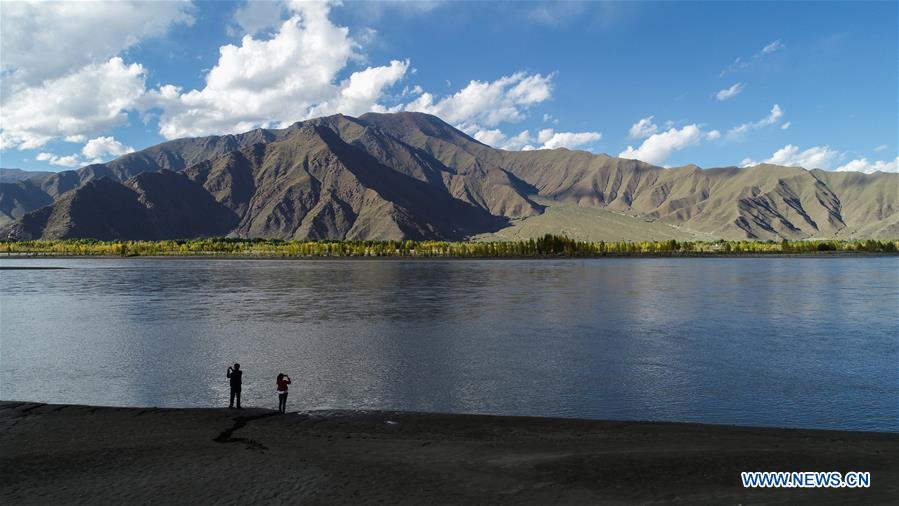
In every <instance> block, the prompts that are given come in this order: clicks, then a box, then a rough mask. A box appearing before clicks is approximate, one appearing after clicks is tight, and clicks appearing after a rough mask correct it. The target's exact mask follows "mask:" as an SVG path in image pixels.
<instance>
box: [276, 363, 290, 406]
mask: <svg viewBox="0 0 899 506" xmlns="http://www.w3.org/2000/svg"><path fill="white" fill-rule="evenodd" d="M275 383H277V384H278V412H279V413H282V414H283V413H285V412H286V411H287V385H289V384H290V376H288V375H286V374H284V373H281V374H279V375H278V379H276V380H275Z"/></svg>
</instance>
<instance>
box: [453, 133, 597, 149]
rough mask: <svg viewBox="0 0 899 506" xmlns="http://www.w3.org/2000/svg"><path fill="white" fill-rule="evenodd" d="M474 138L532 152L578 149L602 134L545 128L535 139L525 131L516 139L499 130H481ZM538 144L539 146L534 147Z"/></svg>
mask: <svg viewBox="0 0 899 506" xmlns="http://www.w3.org/2000/svg"><path fill="white" fill-rule="evenodd" d="M471 135H472V137H474V138H475V139H477V140H478V141H480V142H483V143H484V144H488V145H490V146H493V147H496V148H500V149H508V150H522V151H530V150H533V149H556V148H570V149H573V148H577V147H583V146H587V145H589V144H590V143H593V142H596V141H598V140H600V139H602V133H600V132H556V131H555V130H553V129H552V128H544V129H543V130H540V131H539V132H538V133H537V136H536V137H534V136H533V135H531V134H530V132H529V131H528V130H524V131H522V132H521V133H519V134H518V135H516V136H514V137H508V136H506V135H505V134H504V133H503V132H502V131H501V130H499V129H492V130H486V129H481V130H478V131H476V132H473V133H472V134H471ZM534 144H538V146H534Z"/></svg>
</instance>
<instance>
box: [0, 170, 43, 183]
mask: <svg viewBox="0 0 899 506" xmlns="http://www.w3.org/2000/svg"><path fill="white" fill-rule="evenodd" d="M53 174H54V173H53V172H45V171H40V170H22V169H4V168H0V183H18V182H19V181H24V180H26V179H42V178H45V177H47V176H51V175H53Z"/></svg>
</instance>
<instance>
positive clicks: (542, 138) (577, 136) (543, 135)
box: [537, 128, 602, 149]
mask: <svg viewBox="0 0 899 506" xmlns="http://www.w3.org/2000/svg"><path fill="white" fill-rule="evenodd" d="M600 139H602V134H601V133H600V132H556V131H554V130H553V129H552V128H546V129H543V130H540V132H539V134H538V135H537V140H538V142H542V143H543V145H542V146H540V148H538V149H556V148H575V147H578V146H584V145H587V144H590V143H592V142H596V141H598V140H600Z"/></svg>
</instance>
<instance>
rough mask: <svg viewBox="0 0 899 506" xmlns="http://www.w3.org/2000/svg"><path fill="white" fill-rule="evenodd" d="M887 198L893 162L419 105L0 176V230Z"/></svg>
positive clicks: (444, 230) (885, 226) (695, 234)
mask: <svg viewBox="0 0 899 506" xmlns="http://www.w3.org/2000/svg"><path fill="white" fill-rule="evenodd" d="M897 211H899V175H897V174H884V173H875V174H871V175H866V174H859V173H834V172H826V171H821V170H811V171H809V170H805V169H802V168H798V167H780V166H774V165H758V166H755V167H749V168H737V167H726V168H716V169H700V168H699V167H696V166H695V165H689V166H686V167H678V168H673V169H664V168H661V167H656V166H653V165H650V164H647V163H644V162H641V161H638V160H626V159H620V158H615V157H610V156H608V155H605V154H600V155H594V154H592V153H587V152H584V151H572V150H567V149H554V150H538V151H504V150H498V149H494V148H492V147H490V146H487V145H485V144H482V143H480V142H478V141H477V140H475V139H473V138H471V137H469V136H468V135H466V134H465V133H464V132H461V131H459V130H457V129H455V128H453V127H452V126H450V125H448V124H447V123H445V122H443V121H442V120H440V119H439V118H437V117H435V116H431V115H427V114H422V113H392V114H377V113H368V114H364V115H362V116H360V117H359V118H352V117H348V116H342V115H336V116H329V117H323V118H316V119H312V120H308V121H303V122H299V123H296V124H294V125H292V126H290V127H288V128H285V129H279V130H262V129H257V130H253V131H251V132H247V133H244V134H240V135H227V136H213V137H201V138H192V139H178V140H174V141H170V142H166V143H163V144H159V145H157V146H153V147H151V148H148V149H145V150H143V151H139V152H136V153H131V154H129V155H125V156H123V157H121V158H118V159H116V160H114V161H112V162H109V163H106V164H95V165H90V166H87V167H84V168H81V169H79V170H77V171H67V172H63V173H58V174H55V175H52V176H49V177H47V178H44V179H35V180H26V181H19V182H17V183H15V184H10V183H7V184H0V213H2V214H0V220H3V221H0V228H2V230H0V233H2V234H4V235H6V234H9V233H12V234H14V235H17V236H20V237H43V238H66V237H97V238H114V237H119V238H147V239H157V238H186V237H194V236H213V235H231V236H237V237H268V238H281V239H306V238H313V239H448V240H458V239H465V238H472V237H474V238H505V239H512V238H515V239H521V238H527V237H533V236H536V235H542V234H544V233H564V234H566V235H569V236H571V237H575V238H581V239H594V240H600V239H601V240H639V239H671V238H674V239H714V238H732V239H737V238H750V239H764V240H767V239H774V240H777V239H781V238H787V239H803V238H825V237H827V238H831V237H833V238H850V237H853V238H867V237H876V238H895V237H899V212H897ZM4 217H5V219H4ZM4 223H5V225H4Z"/></svg>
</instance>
